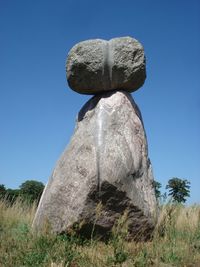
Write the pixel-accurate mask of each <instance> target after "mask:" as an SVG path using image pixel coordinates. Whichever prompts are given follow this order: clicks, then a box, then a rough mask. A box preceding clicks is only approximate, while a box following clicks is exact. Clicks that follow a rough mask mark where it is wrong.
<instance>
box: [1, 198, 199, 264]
mask: <svg viewBox="0 0 200 267" xmlns="http://www.w3.org/2000/svg"><path fill="white" fill-rule="evenodd" d="M34 213H35V206H34V205H32V206H30V205H29V206H28V205H26V204H24V203H22V202H20V201H17V202H16V203H15V204H14V205H12V206H10V205H8V204H7V203H6V201H0V267H4V266H5V267H11V266H12V267H14V266H15V267H22V266H27V267H28V266H33V267H36V266H44V267H47V266H49V267H64V266H71V267H79V266H80V267H86V266H87V267H90V266H95V267H100V266H101V267H102V266H123V267H134V266H136V267H148V266H158V267H170V266H180V267H200V206H198V205H194V206H190V207H184V206H181V205H172V204H168V205H164V206H163V207H162V208H161V210H160V216H159V221H158V225H157V227H156V230H155V233H154V237H153V239H152V240H151V241H150V242H146V243H135V242H126V241H125V231H123V230H121V229H122V228H121V227H115V229H113V235H112V238H111V239H110V240H109V241H108V242H107V243H103V242H100V241H98V240H95V239H93V238H91V239H90V240H82V239H81V238H80V237H79V238H78V237H76V236H75V235H73V234H72V235H71V236H70V237H69V236H65V235H62V236H54V235H52V234H50V233H48V231H46V232H43V233H41V234H35V233H33V232H32V230H31V222H32V220H33V216H34Z"/></svg>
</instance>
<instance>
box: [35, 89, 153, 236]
mask: <svg viewBox="0 0 200 267" xmlns="http://www.w3.org/2000/svg"><path fill="white" fill-rule="evenodd" d="M152 182H153V175H152V168H151V164H150V160H149V159H148V151H147V141H146V136H145V131H144V127H143V123H142V118H141V114H140V111H139V109H138V107H137V105H136V104H135V102H134V101H133V99H132V97H131V95H130V94H129V93H126V92H124V91H116V92H107V93H104V94H102V95H98V96H94V97H93V98H91V99H90V100H89V101H88V102H87V103H86V105H85V106H84V107H83V108H82V109H81V111H80V112H79V114H78V118H77V124H76V128H75V132H74V135H73V136H72V139H71V141H70V144H69V146H68V147H67V149H66V150H65V151H64V153H63V154H62V156H61V158H60V160H59V161H58V162H57V165H56V167H55V169H54V171H53V174H52V176H51V178H50V180H49V182H48V184H47V186H46V188H45V190H44V193H43V195H42V198H41V201H40V204H39V207H38V210H37V213H36V216H35V219H34V222H33V226H34V228H35V229H38V230H39V229H41V228H42V227H43V226H44V225H45V223H47V222H48V224H50V228H51V229H52V231H53V232H55V233H62V232H70V230H71V229H72V228H73V227H74V226H75V225H76V230H77V229H78V230H77V231H78V232H80V233H81V234H83V235H85V236H87V237H89V236H90V235H91V232H92V229H94V230H95V233H96V234H98V235H100V236H101V237H106V236H107V235H108V234H109V233H110V231H111V229H112V227H113V225H114V224H115V223H116V222H117V220H118V219H119V217H120V216H122V215H123V214H124V212H126V213H127V217H126V223H127V227H128V235H127V238H129V239H135V240H147V239H148V238H150V236H151V233H152V231H153V229H154V225H155V221H156V210H157V205H156V199H155V192H154V189H153V186H152ZM99 202H101V204H102V207H101V211H100V212H96V209H97V206H98V203H99ZM97 213H98V214H97ZM77 225H78V228H77ZM94 225H95V227H94Z"/></svg>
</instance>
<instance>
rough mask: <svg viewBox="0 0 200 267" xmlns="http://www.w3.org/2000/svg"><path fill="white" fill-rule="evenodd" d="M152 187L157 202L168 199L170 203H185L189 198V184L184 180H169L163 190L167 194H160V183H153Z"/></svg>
mask: <svg viewBox="0 0 200 267" xmlns="http://www.w3.org/2000/svg"><path fill="white" fill-rule="evenodd" d="M153 187H154V190H155V195H156V198H157V200H158V201H160V200H161V199H164V200H165V199H167V197H168V198H170V200H171V201H172V202H176V203H185V202H186V200H187V198H188V197H190V182H189V181H188V180H186V179H180V178H177V177H173V178H171V179H169V181H168V183H167V185H166V187H165V189H167V190H168V194H167V193H166V192H165V193H164V194H161V191H160V189H161V187H162V185H161V183H159V182H157V181H153Z"/></svg>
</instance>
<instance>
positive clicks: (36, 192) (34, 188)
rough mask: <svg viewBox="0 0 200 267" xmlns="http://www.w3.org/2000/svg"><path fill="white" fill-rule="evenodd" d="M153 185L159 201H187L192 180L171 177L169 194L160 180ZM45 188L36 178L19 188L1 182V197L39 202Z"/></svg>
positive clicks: (12, 200) (9, 200)
mask: <svg viewBox="0 0 200 267" xmlns="http://www.w3.org/2000/svg"><path fill="white" fill-rule="evenodd" d="M153 187H154V190H155V195H156V198H157V200H158V201H160V200H161V199H167V197H169V198H170V199H171V200H172V201H173V202H177V203H185V202H186V199H187V198H188V197H190V182H189V181H188V180H186V179H180V178H177V177H174V178H171V179H170V180H169V181H168V184H167V185H166V187H165V189H167V190H168V194H167V193H166V192H165V193H164V194H161V191H160V190H161V187H162V185H161V183H159V182H158V181H153ZM43 190H44V184H43V183H42V182H38V181H36V180H27V181H25V182H24V183H22V184H21V185H20V187H19V189H10V188H8V189H7V188H6V187H5V185H3V184H0V199H6V200H7V201H8V202H10V203H14V202H15V200H16V199H17V198H18V197H20V198H21V199H22V200H25V201H28V202H30V203H33V202H39V200H40V197H41V195H42V192H43Z"/></svg>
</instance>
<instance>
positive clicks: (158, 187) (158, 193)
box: [153, 180, 162, 199]
mask: <svg viewBox="0 0 200 267" xmlns="http://www.w3.org/2000/svg"><path fill="white" fill-rule="evenodd" d="M153 187H154V190H155V195H156V199H159V198H160V197H161V192H160V188H161V187H162V185H161V183H159V182H157V181H155V180H154V181H153Z"/></svg>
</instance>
